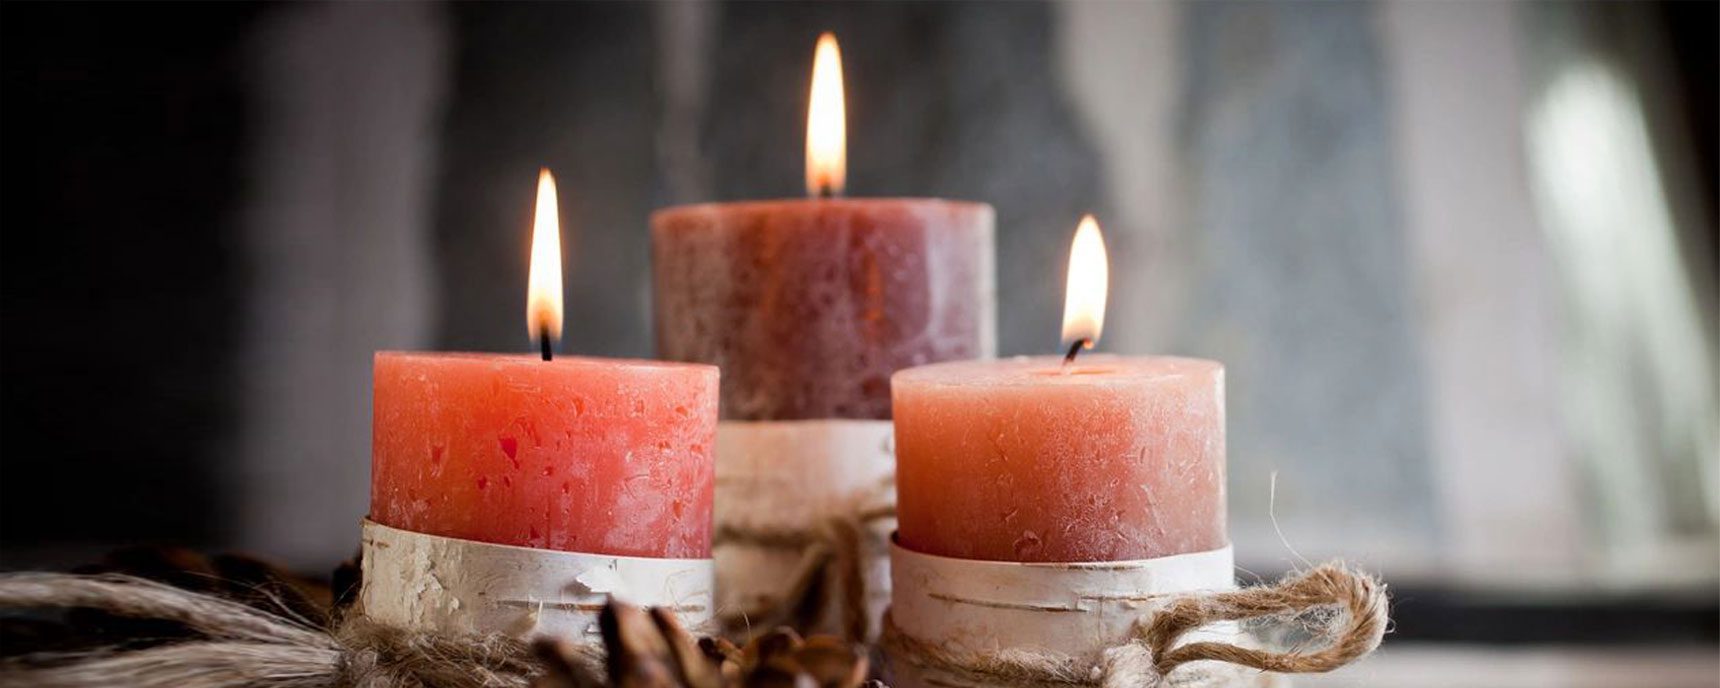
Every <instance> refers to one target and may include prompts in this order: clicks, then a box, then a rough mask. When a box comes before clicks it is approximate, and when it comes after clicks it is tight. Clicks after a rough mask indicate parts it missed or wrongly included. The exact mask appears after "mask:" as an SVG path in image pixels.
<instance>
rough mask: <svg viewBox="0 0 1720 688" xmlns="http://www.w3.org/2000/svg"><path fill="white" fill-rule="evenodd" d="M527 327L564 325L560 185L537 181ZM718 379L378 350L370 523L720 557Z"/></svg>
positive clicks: (549, 333)
mask: <svg viewBox="0 0 1720 688" xmlns="http://www.w3.org/2000/svg"><path fill="white" fill-rule="evenodd" d="M538 194H539V195H538V214H537V223H536V226H535V229H534V240H533V251H532V254H533V260H532V277H531V281H532V289H531V291H530V294H531V297H530V298H529V299H528V322H529V323H530V324H531V331H532V332H533V333H534V335H535V336H539V337H542V338H544V354H543V356H542V357H541V359H548V358H549V357H550V356H549V345H548V341H549V339H551V338H553V337H556V336H559V334H560V330H561V283H560V282H561V280H560V266H559V262H558V261H559V257H560V248H559V239H557V238H556V236H557V234H558V231H559V228H558V227H557V226H556V225H557V223H556V216H555V189H554V184H553V180H551V179H550V178H549V175H548V172H547V171H546V172H545V173H544V174H543V175H542V177H541V179H540V182H539V189H538ZM717 384H718V383H717V369H716V368H714V367H712V366H707V365H689V364H677V363H662V362H654V361H629V360H607V359H593V358H575V357H559V358H555V359H554V360H540V357H539V356H508V355H484V354H459V353H399V352H383V353H379V354H377V356H376V362H375V388H374V389H375V400H374V403H375V409H374V411H375V417H374V420H373V445H372V453H371V470H372V475H371V507H370V518H371V519H372V520H374V521H376V522H378V523H381V524H383V525H386V526H391V527H394V528H399V529H403V530H410V531H416V532H420V533H428V534H431V535H440V536H445V537H454V538H461V539H467V540H476V541H481V542H489V543H497V544H505V545H518V546H524V547H534V548H540V549H554V550H563V551H572V552H587V553H592V554H613V555H629V556H641V557H657V558H705V557H709V556H710V543H711V511H712V490H713V451H714V448H713V445H714V441H715V433H716V417H717Z"/></svg>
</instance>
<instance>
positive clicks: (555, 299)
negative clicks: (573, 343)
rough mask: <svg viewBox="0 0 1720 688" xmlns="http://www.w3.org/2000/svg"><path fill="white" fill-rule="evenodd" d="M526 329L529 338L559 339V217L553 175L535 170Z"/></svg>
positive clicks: (544, 170)
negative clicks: (534, 201)
mask: <svg viewBox="0 0 1720 688" xmlns="http://www.w3.org/2000/svg"><path fill="white" fill-rule="evenodd" d="M526 329H527V330H529V333H530V336H531V337H532V338H533V339H536V338H538V337H541V336H544V335H545V334H547V335H549V337H550V339H552V340H555V341H561V216H560V212H559V210H558V208H557V204H556V199H555V177H553V176H551V175H550V173H549V168H544V169H543V170H541V171H539V172H538V188H537V215H536V217H535V218H534V219H533V221H532V262H531V272H530V277H529V278H528V287H527V290H526Z"/></svg>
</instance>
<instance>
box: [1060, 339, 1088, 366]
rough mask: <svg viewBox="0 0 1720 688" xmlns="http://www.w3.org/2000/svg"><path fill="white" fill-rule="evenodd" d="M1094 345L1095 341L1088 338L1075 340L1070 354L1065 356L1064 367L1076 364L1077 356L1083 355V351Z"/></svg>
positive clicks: (1070, 346)
mask: <svg viewBox="0 0 1720 688" xmlns="http://www.w3.org/2000/svg"><path fill="white" fill-rule="evenodd" d="M1092 345H1093V340H1091V339H1088V338H1086V337H1082V338H1080V339H1077V340H1075V343H1074V344H1070V345H1069V353H1067V354H1064V355H1063V365H1069V364H1071V363H1074V362H1075V354H1078V353H1081V349H1083V348H1086V347H1089V346H1092Z"/></svg>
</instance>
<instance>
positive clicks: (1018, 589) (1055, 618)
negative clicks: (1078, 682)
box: [890, 544, 1236, 686]
mask: <svg viewBox="0 0 1720 688" xmlns="http://www.w3.org/2000/svg"><path fill="white" fill-rule="evenodd" d="M890 562H891V573H890V577H891V579H892V583H893V585H892V604H891V607H890V621H891V623H893V624H894V625H895V627H896V628H897V629H898V630H899V631H900V632H901V633H903V634H905V635H907V636H909V637H911V638H913V639H914V640H916V641H918V642H919V643H923V644H927V645H931V646H936V647H940V648H944V649H948V650H952V651H958V652H973V653H981V654H985V653H997V652H999V651H1007V650H1024V651H1029V652H1034V653H1040V654H1047V655H1054V656H1064V657H1068V658H1071V659H1073V660H1074V661H1075V662H1076V663H1078V664H1083V665H1093V666H1097V665H1099V664H1100V662H1101V655H1102V654H1103V652H1104V651H1105V650H1106V649H1108V648H1112V647H1116V646H1118V645H1122V644H1124V643H1126V642H1128V641H1129V640H1130V639H1131V638H1132V633H1133V631H1134V627H1135V624H1136V622H1142V621H1146V620H1148V619H1150V618H1151V616H1152V614H1153V613H1154V612H1156V611H1158V610H1159V609H1160V608H1162V607H1163V606H1164V604H1165V603H1166V602H1168V601H1169V600H1170V599H1171V598H1173V597H1176V596H1177V595H1180V594H1186V593H1192V592H1218V591H1224V590H1232V589H1235V587H1236V583H1235V574H1234V558H1233V554H1232V552H1231V548H1230V547H1229V546H1228V545H1227V546H1225V547H1223V548H1221V549H1216V550H1212V551H1208V552H1196V553H1192V554H1180V555H1176V556H1170V557H1161V558H1157V559H1141V560H1134V561H1110V562H1078V563H1017V562H1001V561H981V560H971V559H953V558H950V557H940V556H934V555H929V554H921V553H919V552H914V551H912V550H908V549H905V548H903V547H901V546H899V545H894V544H892V545H891V549H890ZM1235 635H1236V628H1235V626H1234V625H1225V626H1219V627H1217V628H1216V629H1207V630H1203V631H1201V632H1199V633H1198V634H1191V635H1190V636H1189V638H1190V639H1191V640H1214V641H1229V640H1231V639H1232V638H1234V637H1235ZM904 659H906V658H899V657H894V656H893V657H891V668H892V670H893V671H894V672H895V676H894V677H895V678H896V679H897V680H898V681H899V682H900V683H901V684H902V685H956V686H963V685H969V682H967V681H966V680H964V679H962V678H960V677H956V676H945V675H939V673H938V671H937V670H936V669H933V668H924V669H922V668H919V667H915V666H913V664H912V662H910V661H903V660H904Z"/></svg>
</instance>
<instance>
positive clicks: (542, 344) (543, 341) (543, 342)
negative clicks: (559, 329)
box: [538, 326, 555, 361]
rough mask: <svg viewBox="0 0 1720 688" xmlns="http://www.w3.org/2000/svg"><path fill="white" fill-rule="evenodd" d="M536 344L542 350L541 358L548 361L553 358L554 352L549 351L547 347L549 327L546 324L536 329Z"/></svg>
mask: <svg viewBox="0 0 1720 688" xmlns="http://www.w3.org/2000/svg"><path fill="white" fill-rule="evenodd" d="M538 346H539V348H541V349H542V350H543V360H546V361H548V360H551V359H553V358H555V352H554V351H551V350H550V348H549V327H548V326H544V327H542V328H539V329H538Z"/></svg>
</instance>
